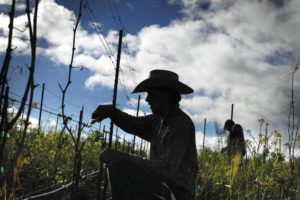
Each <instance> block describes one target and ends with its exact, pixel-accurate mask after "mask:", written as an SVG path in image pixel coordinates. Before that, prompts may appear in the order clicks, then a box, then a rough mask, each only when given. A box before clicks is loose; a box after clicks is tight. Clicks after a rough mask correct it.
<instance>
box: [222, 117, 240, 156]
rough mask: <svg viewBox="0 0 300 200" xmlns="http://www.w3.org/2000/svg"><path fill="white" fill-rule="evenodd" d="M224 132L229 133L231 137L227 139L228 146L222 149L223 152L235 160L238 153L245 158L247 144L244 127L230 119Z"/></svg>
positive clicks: (225, 125)
mask: <svg viewBox="0 0 300 200" xmlns="http://www.w3.org/2000/svg"><path fill="white" fill-rule="evenodd" d="M224 130H227V131H229V136H228V139H227V144H228V145H227V147H225V148H223V149H222V152H226V153H227V155H228V156H229V157H230V158H233V157H234V156H235V155H236V154H237V153H239V154H240V155H241V156H242V157H243V156H245V155H246V144H245V139H244V132H243V128H242V126H241V125H239V124H235V123H234V121H232V120H230V119H228V120H226V122H225V124H224Z"/></svg>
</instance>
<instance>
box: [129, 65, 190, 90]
mask: <svg viewBox="0 0 300 200" xmlns="http://www.w3.org/2000/svg"><path fill="white" fill-rule="evenodd" d="M178 79H179V78H178V74H176V73H174V72H171V71H168V70H161V69H156V70H152V71H151V72H150V76H149V78H148V79H146V80H144V81H142V82H141V83H139V84H138V85H137V86H136V87H135V89H134V90H133V92H132V93H138V92H147V91H148V90H149V89H150V88H167V89H171V90H175V91H177V92H179V94H190V93H193V92H194V90H193V89H192V88H190V87H189V86H187V85H185V84H184V83H182V82H180V81H179V80H178Z"/></svg>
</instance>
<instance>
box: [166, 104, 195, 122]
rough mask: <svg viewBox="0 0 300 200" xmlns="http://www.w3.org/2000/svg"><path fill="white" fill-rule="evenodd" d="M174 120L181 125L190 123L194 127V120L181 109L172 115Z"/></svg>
mask: <svg viewBox="0 0 300 200" xmlns="http://www.w3.org/2000/svg"><path fill="white" fill-rule="evenodd" d="M171 119H172V120H176V121H178V122H181V123H189V124H191V125H193V126H194V123H193V120H192V119H191V118H190V116H189V115H188V114H187V113H185V112H184V111H183V110H181V109H180V108H178V109H176V110H175V111H174V112H173V113H172V115H171Z"/></svg>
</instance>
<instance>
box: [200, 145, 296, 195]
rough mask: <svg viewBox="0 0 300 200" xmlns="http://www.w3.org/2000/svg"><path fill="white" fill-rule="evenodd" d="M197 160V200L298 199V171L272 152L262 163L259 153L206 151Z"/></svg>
mask: <svg viewBox="0 0 300 200" xmlns="http://www.w3.org/2000/svg"><path fill="white" fill-rule="evenodd" d="M199 161H200V162H199V165H200V167H199V169H200V171H199V176H198V179H197V184H198V186H197V189H196V199H199V200H200V199H237V200H238V199H249V200H253V199H258V200H261V199H270V200H271V199H272V200H274V199H276V200H280V199H296V198H297V199H299V194H298V193H299V187H300V186H299V181H297V180H299V178H300V176H299V173H300V171H299V170H293V171H292V170H291V169H290V165H289V163H287V162H285V161H284V160H280V159H277V158H276V157H275V156H274V155H273V156H271V158H269V159H268V160H267V161H266V162H265V163H264V162H263V158H262V156H257V157H251V158H248V159H242V158H241V156H240V155H237V156H235V157H234V158H233V159H229V158H228V157H227V156H225V155H223V154H221V153H219V152H213V151H208V150H206V151H202V152H200V154H199ZM296 165H297V168H298V169H299V160H298V161H297V163H296ZM296 195H297V196H296Z"/></svg>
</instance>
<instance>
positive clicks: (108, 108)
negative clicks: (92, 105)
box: [91, 105, 115, 124]
mask: <svg viewBox="0 0 300 200" xmlns="http://www.w3.org/2000/svg"><path fill="white" fill-rule="evenodd" d="M114 110H115V107H114V106H113V105H100V106H98V107H97V108H96V110H95V111H94V112H93V113H92V122H91V123H92V124H94V123H95V122H100V121H102V120H103V119H105V118H107V117H110V116H111V115H112V114H113V112H114Z"/></svg>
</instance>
